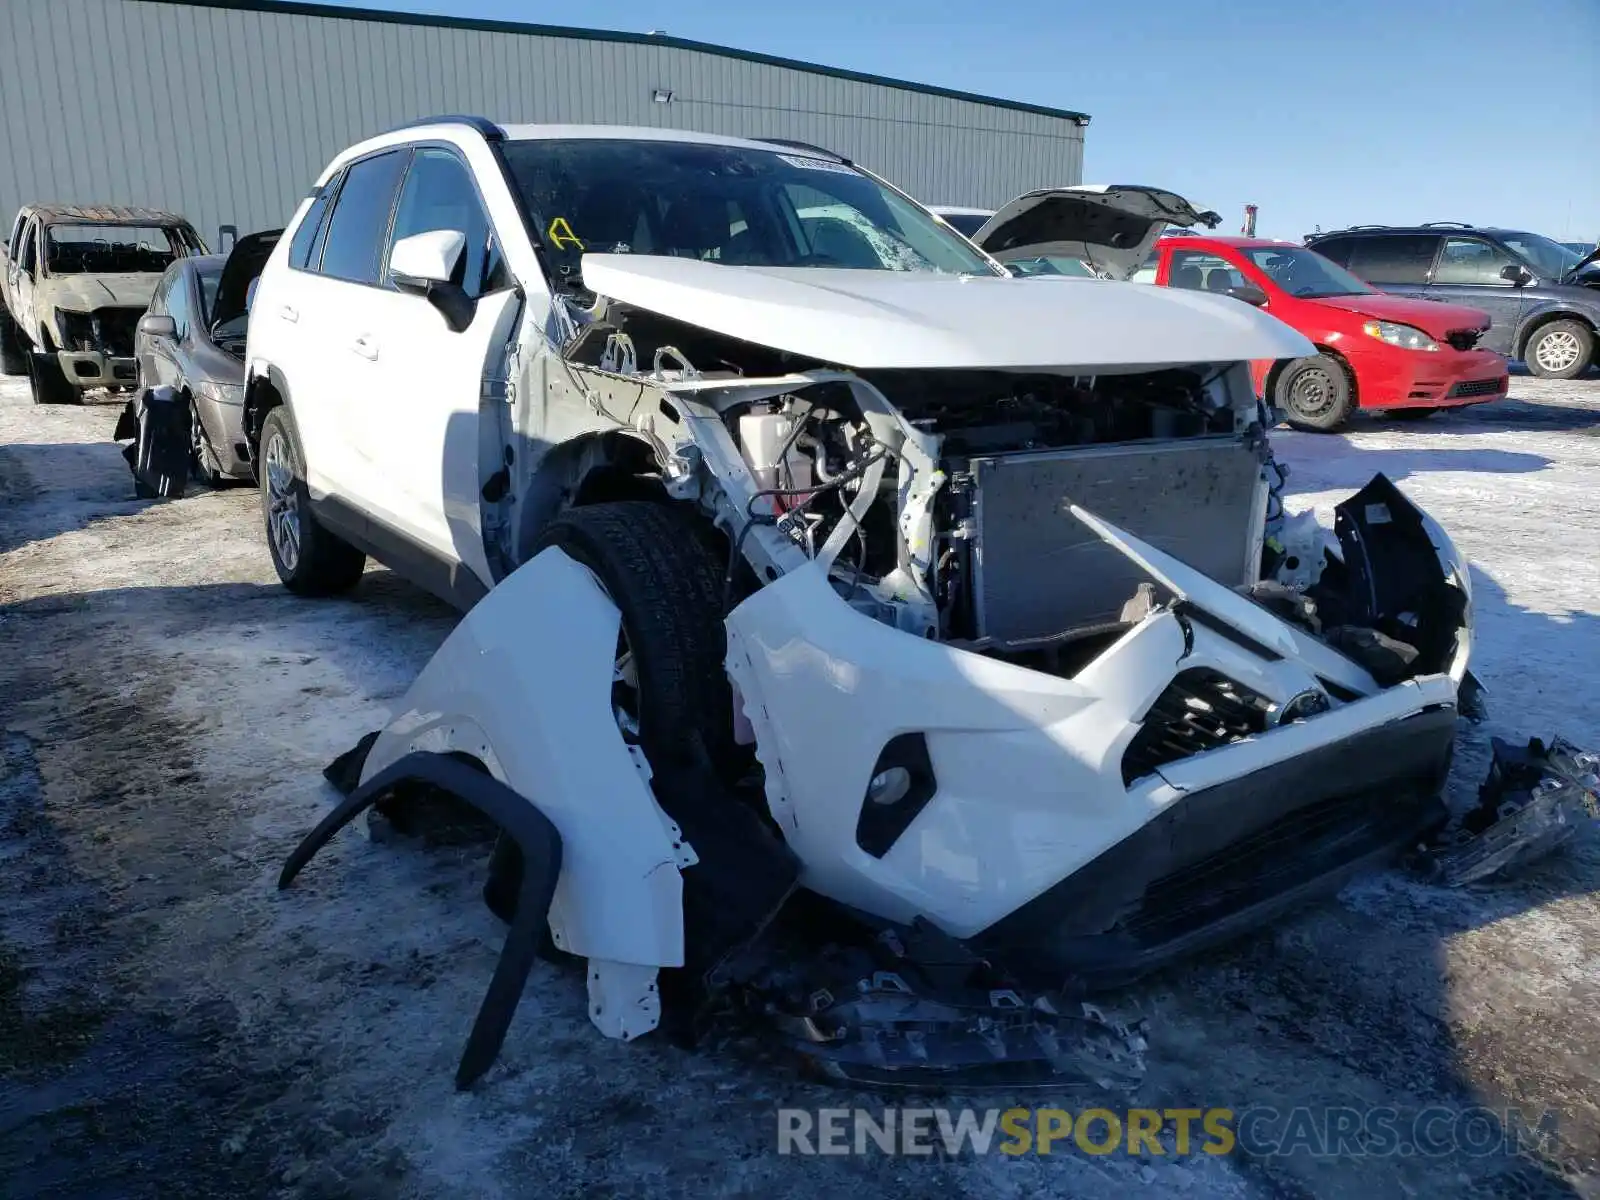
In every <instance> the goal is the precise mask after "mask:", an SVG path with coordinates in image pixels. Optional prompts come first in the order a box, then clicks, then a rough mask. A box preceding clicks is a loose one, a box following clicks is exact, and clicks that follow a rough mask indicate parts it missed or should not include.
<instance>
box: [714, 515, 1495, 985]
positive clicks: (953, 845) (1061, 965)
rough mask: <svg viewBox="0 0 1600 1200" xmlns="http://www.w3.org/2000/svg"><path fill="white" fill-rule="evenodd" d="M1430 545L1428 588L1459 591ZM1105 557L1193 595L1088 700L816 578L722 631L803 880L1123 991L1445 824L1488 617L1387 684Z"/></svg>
mask: <svg viewBox="0 0 1600 1200" xmlns="http://www.w3.org/2000/svg"><path fill="white" fill-rule="evenodd" d="M1088 517H1089V520H1091V521H1093V520H1094V518H1093V517H1092V514H1088ZM1424 520H1425V518H1424ZM1428 528H1429V529H1430V531H1431V532H1432V533H1433V534H1434V535H1436V541H1435V545H1436V547H1437V548H1438V550H1439V558H1438V560H1437V561H1433V562H1431V563H1430V564H1428V565H1429V567H1430V569H1431V570H1432V572H1433V573H1434V574H1435V575H1436V576H1444V577H1450V576H1451V575H1453V574H1456V573H1459V574H1461V575H1463V576H1464V571H1465V568H1464V565H1463V564H1460V563H1459V561H1458V556H1457V555H1456V553H1455V551H1454V547H1453V546H1450V545H1449V542H1448V539H1447V538H1444V537H1443V535H1442V533H1437V530H1436V527H1433V526H1432V525H1431V523H1428ZM1102 536H1105V537H1107V539H1108V540H1120V544H1119V548H1120V549H1122V550H1123V551H1124V553H1128V554H1129V555H1130V557H1135V558H1136V560H1137V561H1140V563H1141V566H1144V567H1145V568H1146V569H1147V570H1148V571H1149V573H1150V574H1151V576H1152V578H1154V579H1156V580H1157V581H1158V583H1160V584H1161V586H1162V587H1163V588H1164V589H1165V590H1167V591H1168V592H1169V593H1171V594H1173V595H1175V596H1176V597H1177V600H1176V602H1174V603H1173V604H1171V605H1169V606H1168V607H1166V608H1164V609H1159V610H1157V611H1155V612H1154V613H1152V614H1151V615H1150V616H1148V617H1147V618H1145V619H1144V620H1143V621H1142V622H1140V623H1139V624H1137V625H1135V626H1134V627H1133V628H1131V629H1129V630H1128V631H1127V632H1126V633H1125V634H1123V635H1122V637H1120V638H1119V639H1118V640H1117V641H1116V642H1115V643H1113V644H1112V645H1111V646H1110V647H1109V648H1107V649H1106V650H1104V651H1103V652H1102V653H1101V654H1100V655H1099V656H1098V657H1097V658H1095V659H1094V660H1093V661H1092V662H1090V663H1089V664H1088V665H1087V666H1085V667H1083V668H1082V669H1081V670H1079V671H1078V672H1077V673H1076V674H1075V675H1074V676H1072V677H1070V678H1063V677H1058V676H1055V675H1049V674H1044V673H1041V672H1037V671H1033V670H1029V669H1026V668H1023V667H1020V666H1015V665H1012V664H1008V663H1005V662H1002V661H999V660H997V659H994V658H990V657H986V656H983V655H979V654H976V653H971V652H968V651H964V650H961V649H957V648H954V647H951V646H947V645H942V644H939V643H936V642H932V641H927V640H923V639H918V638H915V637H912V636H909V635H907V634H904V633H901V632H899V631H896V630H894V629H891V628H889V627H888V626H886V625H883V624H880V623H879V622H876V621H874V620H872V619H870V618H869V617H866V616H864V615H861V614H858V613H856V612H855V611H854V610H852V609H850V608H849V607H848V606H847V605H845V604H844V603H843V601H841V600H840V599H839V598H838V596H837V595H836V593H835V592H834V591H833V589H832V587H831V586H830V585H829V584H828V582H827V580H826V579H825V578H824V577H823V576H822V573H821V571H820V570H812V569H809V568H808V569H802V570H800V571H796V572H793V573H791V574H790V575H788V576H785V577H784V578H782V579H780V580H778V581H776V582H774V583H772V584H769V585H768V586H767V587H765V588H763V589H762V590H761V591H759V592H757V593H755V594H754V595H752V596H751V597H749V598H748V599H747V600H746V601H745V602H744V603H743V604H741V605H740V606H739V607H738V608H737V609H735V610H734V612H733V613H732V614H730V616H729V618H728V623H727V625H728V641H729V653H728V670H729V674H730V676H731V678H732V679H733V681H734V684H735V686H736V688H737V690H738V698H739V700H740V702H741V704H742V709H743V712H744V714H745V716H746V717H747V719H748V720H749V722H750V725H751V727H752V728H753V731H754V735H755V738H756V749H757V753H758V755H759V757H760V760H761V762H762V764H763V766H764V768H765V771H766V778H767V787H768V803H769V807H770V809H771V811H772V815H773V817H774V819H775V820H776V821H777V822H778V824H779V826H780V828H781V829H782V831H783V833H784V836H785V838H786V839H787V841H788V842H789V844H790V845H791V847H792V848H794V850H795V851H796V853H797V854H798V856H799V858H800V860H801V862H802V864H803V874H802V883H804V884H805V885H806V886H807V887H810V888H811V889H813V890H815V891H817V892H820V893H822V894H823V895H826V896H829V897H831V898H833V899H835V900H838V901H840V902H841V903H844V904H848V905H851V906H852V907H855V908H858V909H861V910H864V911H866V912H869V913H872V914H875V915H878V916H881V917H884V918H887V919H890V920H898V921H909V920H913V919H915V918H916V917H919V916H920V917H926V918H927V919H929V920H931V921H932V922H934V923H935V924H936V925H937V926H939V927H940V928H941V929H943V930H944V931H945V932H947V933H949V934H951V935H953V936H956V937H958V938H962V939H964V940H966V941H968V942H969V943H970V944H971V945H973V946H974V947H975V948H976V949H978V950H980V951H981V952H984V953H989V954H992V955H993V956H994V957H995V959H996V961H999V962H1003V963H1004V964H1005V965H1006V966H1007V967H1008V968H1010V969H1012V970H1013V971H1016V972H1018V973H1019V974H1027V973H1032V974H1034V975H1036V976H1047V977H1053V981H1054V982H1055V983H1059V982H1060V980H1061V979H1062V978H1063V977H1065V976H1068V975H1071V976H1074V977H1079V978H1090V979H1098V980H1103V981H1111V980H1114V979H1121V978H1127V977H1129V976H1132V975H1136V974H1138V973H1140V972H1141V971H1143V970H1146V969H1149V968H1150V967H1153V966H1155V965H1157V964H1159V963H1160V962H1163V961H1165V960H1167V959H1168V958H1170V957H1172V956H1173V955H1176V954H1180V953H1183V952H1186V951H1188V950H1192V949H1195V948H1197V947H1198V946H1200V945H1202V944H1204V943H1206V942H1209V941H1214V940H1217V939H1220V938H1223V937H1227V936H1230V935H1232V934H1234V933H1236V932H1239V931H1241V930H1243V929H1244V928H1246V927H1249V926H1251V925H1255V924H1258V923H1259V922H1260V921H1262V920H1265V919H1266V918H1268V917H1270V916H1271V915H1272V914H1274V913H1276V912H1277V911H1279V910H1281V909H1282V908H1284V907H1286V906H1287V905H1289V904H1291V903H1293V902H1295V901H1298V900H1300V899H1302V898H1304V897H1305V896H1307V895H1308V894H1310V893H1313V892H1321V891H1325V890H1328V889H1330V888H1333V887H1336V886H1337V885H1338V883H1339V882H1341V881H1342V880H1343V879H1344V878H1346V877H1347V876H1348V875H1349V874H1350V873H1351V872H1352V871H1354V870H1356V869H1358V868H1360V867H1362V866H1365V865H1367V864H1370V863H1373V862H1375V861H1379V860H1381V859H1383V858H1385V857H1386V856H1389V855H1391V854H1393V853H1394V852H1395V851H1397V850H1399V849H1402V848H1406V847H1409V846H1411V845H1414V844H1415V842H1416V840H1417V839H1418V838H1419V837H1420V836H1422V835H1423V834H1425V833H1426V832H1427V831H1428V830H1429V829H1430V828H1431V827H1433V826H1435V825H1437V824H1438V823H1440V822H1441V821H1442V820H1443V818H1444V809H1443V806H1442V804H1441V803H1440V801H1439V799H1438V795H1439V791H1440V788H1441V787H1442V785H1443V782H1444V778H1445V775H1446V773H1447V770H1448V766H1449V761H1450V756H1451V749H1452V746H1453V739H1454V731H1455V719H1456V714H1457V697H1458V688H1459V686H1460V684H1461V683H1462V681H1463V680H1464V679H1465V678H1466V675H1467V660H1468V656H1469V654H1470V633H1469V630H1468V628H1467V626H1468V624H1469V623H1470V615H1469V611H1468V612H1463V614H1462V616H1461V619H1460V624H1459V627H1458V628H1456V629H1454V630H1453V631H1452V632H1453V634H1454V649H1453V651H1452V652H1451V653H1450V655H1449V657H1448V660H1447V662H1446V664H1445V667H1444V669H1442V670H1439V671H1437V672H1435V673H1431V674H1421V675H1417V676H1415V677H1414V678H1410V679H1407V680H1405V681H1404V682H1401V683H1397V684H1395V685H1393V686H1389V687H1381V686H1379V685H1378V683H1377V682H1376V681H1375V680H1374V679H1373V678H1372V676H1371V675H1369V674H1368V673H1367V672H1366V670H1365V669H1363V668H1362V667H1361V666H1359V665H1357V664H1356V663H1355V662H1353V661H1352V660H1351V659H1348V658H1346V657H1344V656H1343V655H1341V654H1339V653H1338V652H1337V651H1335V650H1333V649H1332V648H1331V647H1330V646H1329V645H1327V644H1325V643H1323V642H1321V641H1319V640H1317V639H1315V638H1313V637H1312V636H1311V635H1310V634H1309V633H1307V632H1306V631H1304V630H1302V629H1298V628H1296V627H1294V626H1291V625H1290V624H1288V623H1287V622H1284V621H1280V620H1279V619H1278V618H1277V617H1275V616H1273V615H1272V614H1271V613H1269V612H1267V611H1266V609H1264V608H1262V607H1260V606H1257V605H1255V604H1253V603H1252V602H1250V601H1249V600H1246V599H1245V598H1244V597H1242V596H1240V595H1238V594H1237V593H1235V592H1233V591H1231V590H1230V589H1228V588H1226V587H1223V586H1222V585H1220V584H1217V583H1215V582H1214V581H1211V580H1209V579H1206V578H1205V577H1204V576H1200V575H1199V574H1198V573H1197V572H1193V571H1191V570H1189V569H1187V568H1185V567H1183V565H1182V564H1181V563H1177V562H1176V561H1175V560H1172V559H1170V558H1169V557H1167V556H1164V555H1162V554H1161V553H1160V552H1159V551H1157V550H1155V549H1154V548H1153V547H1150V546H1148V545H1146V544H1144V543H1140V542H1138V541H1137V540H1136V539H1132V538H1128V537H1126V535H1122V534H1121V533H1120V531H1115V530H1109V528H1108V527H1107V532H1104V533H1102ZM1218 681H1221V682H1220V683H1219V682H1218ZM1175 694H1176V695H1177V697H1178V699H1177V701H1176V702H1174V699H1173V697H1174V695H1175ZM1158 726H1159V727H1158ZM1152 729H1153V730H1154V735H1153V736H1152V733H1151V730H1152ZM895 771H902V772H904V774H903V775H900V776H898V777H896V776H895V775H894V772H895ZM1049 981H1050V980H1048V979H1041V980H1040V982H1049Z"/></svg>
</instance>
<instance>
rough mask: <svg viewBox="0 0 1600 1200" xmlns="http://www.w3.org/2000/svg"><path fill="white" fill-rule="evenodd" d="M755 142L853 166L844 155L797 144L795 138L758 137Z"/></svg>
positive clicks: (808, 144) (801, 143) (806, 143)
mask: <svg viewBox="0 0 1600 1200" xmlns="http://www.w3.org/2000/svg"><path fill="white" fill-rule="evenodd" d="M754 140H755V141H758V142H766V143H767V144H768V145H769V146H787V147H789V149H791V150H804V151H805V152H806V153H807V154H819V155H821V156H822V157H823V158H831V159H833V161H834V162H842V163H845V164H847V165H853V164H851V163H850V160H849V159H848V158H846V157H845V156H844V155H842V154H836V153H835V152H834V151H832V150H824V149H823V148H822V147H821V146H813V145H812V144H811V143H810V142H797V141H795V139H794V138H769V137H758V138H756V139H754Z"/></svg>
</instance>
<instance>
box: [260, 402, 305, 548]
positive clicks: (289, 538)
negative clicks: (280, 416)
mask: <svg viewBox="0 0 1600 1200" xmlns="http://www.w3.org/2000/svg"><path fill="white" fill-rule="evenodd" d="M262 462H263V465H264V466H265V467H266V476H267V480H266V482H267V536H268V537H270V538H271V539H272V549H273V552H274V553H275V554H277V556H278V561H279V562H280V563H282V564H283V568H284V569H285V570H286V571H293V570H294V569H295V568H296V567H297V566H299V565H300V495H299V493H298V492H297V491H296V489H295V474H294V452H293V451H292V450H291V449H290V448H289V442H288V439H287V438H285V437H284V436H283V434H282V433H281V432H279V431H278V430H273V432H272V435H271V436H270V437H269V438H268V439H267V448H266V452H265V453H264V454H263V455H262Z"/></svg>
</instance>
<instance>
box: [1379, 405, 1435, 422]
mask: <svg viewBox="0 0 1600 1200" xmlns="http://www.w3.org/2000/svg"><path fill="white" fill-rule="evenodd" d="M1389 415H1390V416H1391V417H1393V418H1394V419H1395V420H1396V421H1426V420H1427V419H1428V418H1429V417H1436V416H1438V415H1439V410H1438V409H1437V408H1395V409H1391V410H1390V411H1389Z"/></svg>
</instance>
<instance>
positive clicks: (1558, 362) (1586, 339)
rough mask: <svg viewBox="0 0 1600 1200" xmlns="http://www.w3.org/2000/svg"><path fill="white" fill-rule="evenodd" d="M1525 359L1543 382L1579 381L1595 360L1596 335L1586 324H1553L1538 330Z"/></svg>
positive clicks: (1527, 349) (1525, 352)
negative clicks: (1558, 380)
mask: <svg viewBox="0 0 1600 1200" xmlns="http://www.w3.org/2000/svg"><path fill="white" fill-rule="evenodd" d="M1522 359H1523V361H1524V362H1526V363H1527V364H1528V370H1530V371H1532V372H1533V373H1534V374H1535V375H1537V376H1538V377H1539V378H1540V379H1576V378H1577V377H1578V376H1579V375H1582V374H1583V373H1584V372H1585V371H1587V370H1588V369H1589V364H1590V363H1591V362H1592V361H1593V360H1594V331H1593V330H1592V329H1590V328H1589V327H1588V326H1587V325H1585V324H1584V323H1583V322H1582V321H1573V320H1560V321H1551V322H1550V323H1549V324H1548V325H1541V326H1539V328H1538V329H1536V330H1534V332H1533V336H1532V337H1531V338H1529V339H1528V344H1527V345H1526V346H1524V347H1523V348H1522Z"/></svg>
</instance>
